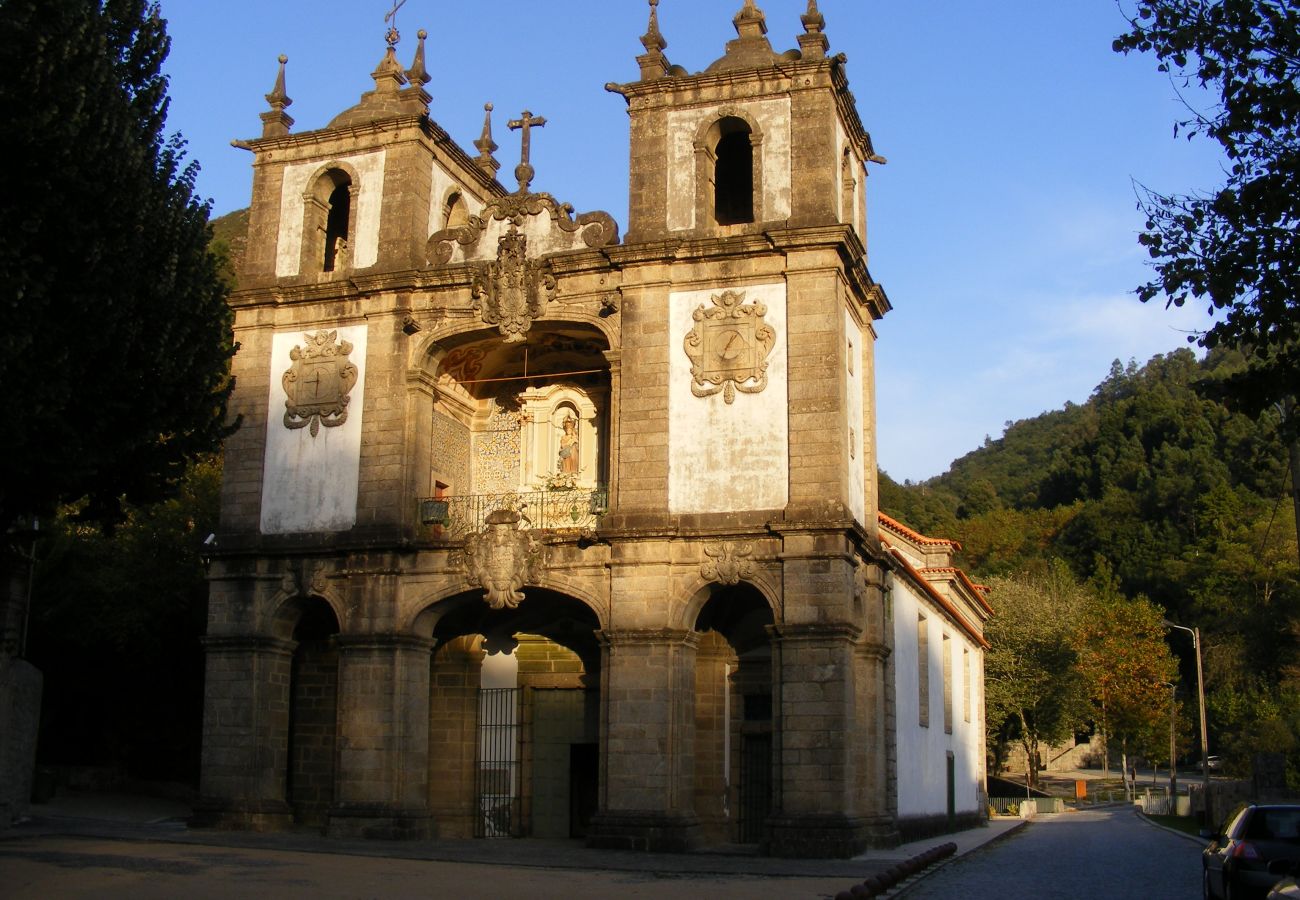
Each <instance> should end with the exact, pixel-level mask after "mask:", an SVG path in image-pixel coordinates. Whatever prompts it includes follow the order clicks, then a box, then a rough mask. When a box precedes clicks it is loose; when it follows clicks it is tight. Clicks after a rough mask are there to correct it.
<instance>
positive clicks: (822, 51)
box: [799, 0, 831, 59]
mask: <svg viewBox="0 0 1300 900" xmlns="http://www.w3.org/2000/svg"><path fill="white" fill-rule="evenodd" d="M799 21H801V22H803V30H804V33H803V34H801V35H799V49H800V51H802V53H803V58H804V59H825V58H826V51H827V49H829V48H830V45H831V42H830V40H828V39H827V37H826V35H825V34H823V33H822V30H823V29H824V28H825V27H826V19H825V17H823V16H822V14H821V12H820V11H819V10H818V9H817V0H808V11H807V12H806V13H804V14H803V15H802V16H800V17H799Z"/></svg>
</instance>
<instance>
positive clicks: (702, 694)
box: [694, 631, 739, 844]
mask: <svg viewBox="0 0 1300 900" xmlns="http://www.w3.org/2000/svg"><path fill="white" fill-rule="evenodd" d="M728 666H730V667H731V668H732V669H733V670H734V668H735V666H736V654H735V652H734V651H733V650H732V649H731V646H730V645H729V644H728V643H727V642H726V640H724V639H723V638H722V636H721V635H719V634H718V633H717V632H716V631H710V632H707V633H706V634H704V635H703V636H702V637H701V638H700V646H699V649H698V650H697V651H696V656H695V754H694V756H695V813H696V816H698V818H699V820H700V827H701V830H702V835H703V837H704V839H705V840H706V841H707V842H708V843H709V844H725V843H732V842H734V841H735V839H736V835H735V833H734V828H733V826H734V825H735V822H736V819H735V811H734V809H733V804H732V798H731V797H729V796H728V792H729V791H730V790H731V784H734V783H735V773H734V772H733V773H732V778H731V780H730V782H729V781H728V779H727V778H726V772H727V767H728V762H729V760H728V759H727V751H728V749H731V748H730V746H729V745H730V742H729V741H728V739H727V736H728V733H729V732H730V730H731V721H730V717H729V715H728V713H729V710H728V703H727V698H728V696H729V692H730V691H731V684H730V681H731V679H730V678H729V677H728ZM737 705H739V703H737Z"/></svg>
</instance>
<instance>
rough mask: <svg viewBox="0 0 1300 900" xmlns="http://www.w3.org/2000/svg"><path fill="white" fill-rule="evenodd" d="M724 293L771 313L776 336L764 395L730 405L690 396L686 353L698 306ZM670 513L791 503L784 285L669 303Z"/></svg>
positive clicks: (691, 295)
mask: <svg viewBox="0 0 1300 900" xmlns="http://www.w3.org/2000/svg"><path fill="white" fill-rule="evenodd" d="M725 290H737V291H743V292H744V295H745V301H744V302H746V303H752V302H755V301H760V302H762V303H764V304H765V305H766V306H767V314H766V316H765V317H764V321H766V322H767V323H768V324H769V325H771V326H772V327H773V328H774V329H775V330H776V343H775V345H774V346H773V348H772V352H771V354H770V355H769V356H768V368H767V376H768V383H767V387H766V388H765V389H764V390H763V391H762V392H761V393H757V394H743V393H737V394H736V399H735V402H734V403H731V404H727V403H726V402H725V401H724V400H723V396H722V393H721V392H719V393H717V394H714V395H713V396H711V397H696V396H694V395H693V394H692V393H691V383H692V380H691V361H690V358H689V357H688V356H687V355H686V351H685V349H683V342H684V341H685V339H686V335H687V333H688V332H689V331H690V330H691V329H692V328H693V327H694V325H695V323H694V321H693V319H692V318H691V315H692V313H694V311H695V310H696V308H697V307H699V306H701V305H702V306H704V307H705V308H706V309H709V308H714V306H715V304H714V303H713V300H712V298H713V297H714V296H715V295H717V294H721V293H722V292H723V291H725ZM668 306H669V317H670V318H669V323H670V324H669V328H670V337H669V346H668V358H669V361H670V362H669V376H668V378H669V383H668V509H669V512H672V513H708V512H731V511H737V510H749V509H783V508H784V507H785V505H786V503H787V502H788V500H789V496H790V476H789V472H790V421H789V408H788V405H787V400H786V398H787V364H786V300H785V284H784V283H778V284H764V285H746V286H744V287H739V286H737V287H728V286H719V287H717V288H712V289H709V290H703V291H681V292H677V293H673V294H669V296H668Z"/></svg>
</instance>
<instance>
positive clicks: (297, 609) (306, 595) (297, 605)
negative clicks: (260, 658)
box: [260, 573, 347, 641]
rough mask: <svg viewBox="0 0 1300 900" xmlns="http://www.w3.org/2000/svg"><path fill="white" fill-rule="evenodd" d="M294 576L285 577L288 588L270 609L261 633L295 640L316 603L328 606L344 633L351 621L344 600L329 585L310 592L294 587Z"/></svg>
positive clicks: (273, 602)
mask: <svg viewBox="0 0 1300 900" xmlns="http://www.w3.org/2000/svg"><path fill="white" fill-rule="evenodd" d="M293 577H294V576H293V574H292V573H288V574H286V575H285V579H284V580H285V582H286V583H285V584H283V585H282V586H281V587H280V590H279V591H277V592H276V594H275V596H274V597H272V598H271V602H270V603H269V604H268V605H267V610H266V615H265V617H264V619H263V621H262V623H261V628H260V630H261V632H262V633H263V634H269V635H272V636H274V637H276V638H278V639H280V640H286V641H287V640H292V639H293V632H294V630H295V629H296V628H297V627H298V623H299V622H300V621H301V619H302V617H303V615H304V614H305V613H306V612H307V610H308V609H309V608H310V605H311V604H312V603H313V602H314V601H318V602H320V603H323V604H325V605H326V606H328V607H329V609H330V612H332V613H333V614H334V619H335V621H336V622H337V623H338V626H339V630H342V628H343V626H344V624H345V623H346V621H347V616H346V612H345V611H346V606H345V604H344V603H343V600H342V598H341V597H339V596H338V594H337V593H336V592H335V591H333V590H332V589H330V588H328V587H326V586H325V585H321V584H316V585H314V586H313V587H312V588H311V589H309V590H307V591H303V590H300V589H299V588H298V587H297V586H296V585H294V586H291V585H290V582H291V580H292V579H293Z"/></svg>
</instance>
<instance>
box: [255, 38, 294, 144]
mask: <svg viewBox="0 0 1300 900" xmlns="http://www.w3.org/2000/svg"><path fill="white" fill-rule="evenodd" d="M288 61H289V57H287V56H285V55H284V54H283V53H281V54H280V71H279V73H277V74H276V76H275V87H273V88H271V93H269V94H267V95H266V102H267V103H269V104H271V109H270V110H269V111H267V112H264V113H262V137H284V136H285V135H286V134H288V133H289V129H290V128H291V127H292V126H293V118H292V117H290V116H289V115H288V114H287V113H286V112H285V111H284V108H285V107H286V106H290V105H291V104H292V103H293V101H292V100H290V99H289V95H288V94H287V93H285V89H284V64H285V63H287V62H288Z"/></svg>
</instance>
